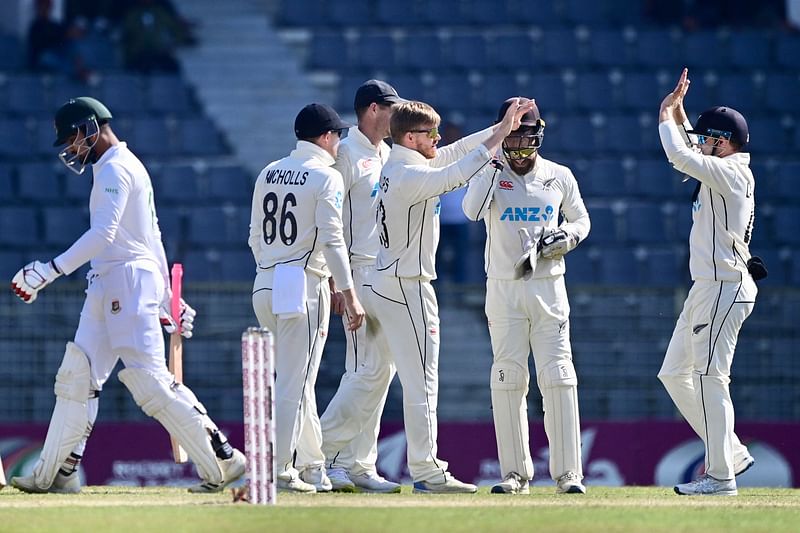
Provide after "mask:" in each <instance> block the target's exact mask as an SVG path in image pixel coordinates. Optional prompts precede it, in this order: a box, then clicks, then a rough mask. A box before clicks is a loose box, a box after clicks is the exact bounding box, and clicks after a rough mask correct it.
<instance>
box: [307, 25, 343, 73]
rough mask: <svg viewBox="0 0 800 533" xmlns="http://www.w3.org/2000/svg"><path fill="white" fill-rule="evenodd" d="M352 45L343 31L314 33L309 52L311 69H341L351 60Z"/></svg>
mask: <svg viewBox="0 0 800 533" xmlns="http://www.w3.org/2000/svg"><path fill="white" fill-rule="evenodd" d="M350 58H351V56H350V46H349V44H348V42H347V40H346V39H345V37H344V34H343V33H341V32H337V33H316V32H315V33H314V34H313V36H312V37H311V46H310V49H309V54H308V67H309V68H311V69H339V68H341V67H342V66H343V65H347V64H349V62H350Z"/></svg>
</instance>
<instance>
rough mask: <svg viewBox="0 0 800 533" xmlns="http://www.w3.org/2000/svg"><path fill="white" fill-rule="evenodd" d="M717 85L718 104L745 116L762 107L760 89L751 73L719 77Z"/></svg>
mask: <svg viewBox="0 0 800 533" xmlns="http://www.w3.org/2000/svg"><path fill="white" fill-rule="evenodd" d="M718 85H719V86H718V88H717V97H718V101H719V102H720V104H721V105H726V106H729V107H732V108H734V109H736V110H737V111H740V112H741V113H744V114H745V116H747V115H749V113H750V112H752V111H754V110H756V109H758V108H759V107H761V105H762V104H761V100H762V94H761V93H762V89H761V87H760V86H759V84H758V82H757V80H756V76H754V75H753V74H752V73H747V74H726V75H724V76H720V79H719V84H718Z"/></svg>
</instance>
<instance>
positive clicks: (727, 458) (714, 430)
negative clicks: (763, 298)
mask: <svg viewBox="0 0 800 533" xmlns="http://www.w3.org/2000/svg"><path fill="white" fill-rule="evenodd" d="M757 293H758V289H757V288H756V284H755V282H754V281H753V279H752V278H751V277H750V276H749V275H745V276H744V279H743V280H742V281H736V282H734V281H706V280H697V281H695V282H694V284H693V285H692V288H691V289H690V290H689V295H688V296H687V298H686V302H685V303H684V304H683V311H681V314H680V316H679V317H678V322H677V324H676V325H675V330H674V331H673V333H672V339H670V342H669V346H668V347H667V354H666V356H665V357H664V363H663V365H662V366H661V370H660V371H659V373H658V377H659V379H660V380H661V381H662V382H663V383H664V386H665V388H666V389H667V391H668V392H669V395H670V396H671V397H672V401H673V402H675V405H676V406H677V407H678V410H680V412H681V414H682V415H683V417H684V418H685V419H686V421H687V422H689V425H691V426H692V429H694V431H695V432H696V433H697V434H698V435H699V436H700V438H701V439H703V443H704V444H705V448H706V460H705V468H706V473H707V474H708V475H710V476H712V477H714V478H716V479H733V477H734V474H735V473H734V468H733V465H734V461H735V460H736V459H737V458H738V457H740V456H741V455H742V454H743V453H746V452H747V449H746V448H745V447H744V446H743V445H742V444H741V442H740V441H739V438H738V437H737V436H736V433H734V413H733V402H732V401H731V395H730V390H729V388H728V385H729V383H730V381H731V379H730V375H731V364H732V363H733V352H734V350H735V349H736V340H737V338H738V336H739V330H740V329H741V327H742V324H743V323H744V321H745V319H746V318H747V317H748V316H750V313H751V312H752V310H753V306H754V305H755V300H756V294H757Z"/></svg>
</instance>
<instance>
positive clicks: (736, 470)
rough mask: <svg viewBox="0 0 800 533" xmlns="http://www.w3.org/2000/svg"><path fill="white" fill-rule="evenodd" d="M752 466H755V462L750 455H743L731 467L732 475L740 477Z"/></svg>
mask: <svg viewBox="0 0 800 533" xmlns="http://www.w3.org/2000/svg"><path fill="white" fill-rule="evenodd" d="M754 464H756V460H755V459H754V458H753V456H752V455H750V454H747V455H745V456H744V457H742V458H741V459H740V460H738V461H736V464H734V465H733V475H734V476H741V475H742V474H744V473H745V472H747V471H748V470H750V467H752V466H753V465H754Z"/></svg>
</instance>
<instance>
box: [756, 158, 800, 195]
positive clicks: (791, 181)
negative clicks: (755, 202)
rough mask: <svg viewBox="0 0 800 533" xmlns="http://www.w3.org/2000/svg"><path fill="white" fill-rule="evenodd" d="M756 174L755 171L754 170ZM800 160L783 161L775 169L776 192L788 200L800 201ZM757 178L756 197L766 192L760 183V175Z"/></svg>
mask: <svg viewBox="0 0 800 533" xmlns="http://www.w3.org/2000/svg"><path fill="white" fill-rule="evenodd" d="M754 174H755V172H754ZM798 177H800V161H782V162H781V163H780V164H779V165H778V166H777V168H776V169H775V180H774V183H775V193H776V196H777V197H778V198H781V199H782V200H784V201H787V202H797V201H800V186H798V185H800V184H798V182H797V179H798ZM755 179H756V198H758V197H759V196H761V195H762V194H764V192H766V191H764V189H763V188H761V187H760V186H759V185H760V183H759V176H758V175H756V176H755Z"/></svg>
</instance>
